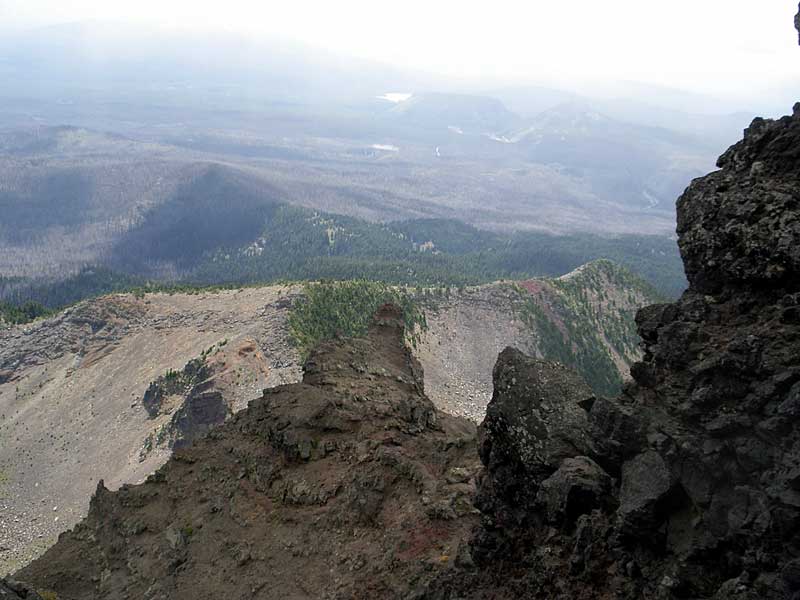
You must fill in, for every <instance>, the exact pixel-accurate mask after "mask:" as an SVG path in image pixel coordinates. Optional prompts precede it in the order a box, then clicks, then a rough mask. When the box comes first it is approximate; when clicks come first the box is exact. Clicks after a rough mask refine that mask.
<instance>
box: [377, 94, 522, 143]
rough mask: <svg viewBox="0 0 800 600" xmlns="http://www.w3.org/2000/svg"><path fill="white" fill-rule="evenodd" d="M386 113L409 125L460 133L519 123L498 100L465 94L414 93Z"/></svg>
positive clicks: (501, 128) (486, 131)
mask: <svg viewBox="0 0 800 600" xmlns="http://www.w3.org/2000/svg"><path fill="white" fill-rule="evenodd" d="M389 116H390V117H391V118H392V119H397V120H400V121H401V122H402V123H404V124H407V125H408V126H410V127H419V128H422V129H433V130H440V131H442V130H444V129H447V130H449V131H451V132H453V133H462V134H463V133H468V134H492V133H495V132H498V131H505V130H507V129H510V128H513V127H515V126H517V125H519V124H520V122H521V118H520V117H519V116H518V115H516V114H514V113H512V112H511V111H509V110H508V109H507V108H506V107H505V106H504V105H503V103H502V102H500V101H499V100H497V99H495V98H491V97H488V96H471V95H465V94H443V93H424V94H420V95H416V94H415V95H412V96H411V97H410V98H408V99H407V100H404V101H402V102H399V103H397V105H396V106H395V107H394V108H392V109H391V110H390V111H389Z"/></svg>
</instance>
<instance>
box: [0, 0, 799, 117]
mask: <svg viewBox="0 0 800 600" xmlns="http://www.w3.org/2000/svg"><path fill="white" fill-rule="evenodd" d="M794 10H795V7H794V4H793V3H790V2H777V1H775V2H769V3H763V5H761V6H759V18H758V19H753V18H752V4H751V3H750V6H748V3H747V2H742V1H739V2H722V1H721V0H710V1H707V2H703V3H702V5H698V4H697V3H692V2H689V1H688V0H679V1H678V2H675V3H672V5H671V6H670V7H669V10H664V11H655V10H654V9H653V7H652V6H645V5H643V3H641V2H635V1H634V0H617V1H616V2H610V3H603V4H602V5H598V4H595V3H586V2H577V1H573V2H568V3H561V4H559V5H558V6H551V5H549V4H544V3H529V4H527V5H524V6H520V5H519V3H515V2H508V1H504V0H500V1H499V2H495V3H493V4H492V6H491V8H485V7H475V6H465V5H463V3H461V4H460V3H455V2H439V3H436V4H435V5H433V4H430V3H423V2H421V1H419V0H411V1H409V2H406V3H404V4H403V5H402V6H399V5H396V4H387V3H367V2H361V1H358V0H345V1H343V2H339V3H336V5H335V6H332V5H329V4H323V3H320V2H313V1H305V2H302V1H301V2H295V3H293V4H292V5H291V6H286V5H279V6H272V5H267V6H260V7H258V8H252V7H248V6H247V3H244V2H241V1H238V0H232V1H231V2H228V3H226V4H225V8H224V10H223V9H221V8H220V7H219V5H218V4H215V3H211V2H188V1H186V0H179V1H176V2H170V3H169V4H165V3H163V2H161V3H156V2H154V1H152V0H143V1H141V2H138V3H136V6H135V7H131V6H130V5H127V4H126V5H121V4H120V3H113V2H99V1H97V0H77V1H76V2H71V3H69V6H66V5H64V4H63V3H59V2H55V1H53V0H25V1H22V0H0V22H2V23H3V25H4V26H5V27H6V29H10V28H12V29H13V28H16V29H20V28H23V29H24V28H33V27H41V26H48V25H57V24H63V23H67V22H81V21H84V20H93V21H98V20H99V21H111V22H118V23H121V24H127V25H135V26H147V27H153V26H157V27H159V28H166V29H168V30H171V29H176V28H177V29H182V30H190V31H199V32H202V31H206V32H208V31H218V32H228V33H236V34H237V35H241V36H242V37H243V39H244V38H248V39H254V40H259V39H260V40H268V39H276V38H277V39H280V40H285V41H289V40H291V41H294V42H299V43H301V44H306V45H310V46H312V47H315V48H317V49H320V50H323V51H325V52H327V53H331V54H333V55H337V56H341V57H353V58H359V59H363V60H369V61H374V62H377V63H384V64H387V65H391V66H394V67H397V68H400V69H405V70H413V71H417V72H425V73H429V74H438V75H441V76H443V77H446V78H448V79H449V80H451V81H459V82H461V83H463V84H464V85H473V86H477V85H485V86H492V85H517V84H519V85H531V84H539V85H549V86H553V87H560V88H565V89H575V88H576V87H581V88H584V89H589V90H592V91H596V93H598V94H602V93H603V88H604V87H606V88H608V87H609V86H610V84H616V83H624V82H642V83H646V84H650V85H655V86H664V87H666V88H674V89H678V90H683V91H686V92H691V93H694V94H699V95H705V96H712V97H716V98H721V99H725V100H726V101H729V102H731V103H732V104H737V105H740V106H741V107H742V109H747V108H749V107H750V106H753V108H756V107H757V106H758V104H757V103H758V102H760V101H761V100H764V96H766V95H770V94H772V95H775V96H776V98H775V100H778V101H780V100H779V98H778V96H781V97H782V96H783V95H786V96H787V97H789V96H790V95H792V92H793V89H792V88H793V87H794V86H793V83H794V82H795V81H798V80H799V79H800V78H798V77H797V76H795V75H789V76H787V75H785V74H786V73H793V72H795V68H796V65H797V62H796V56H795V54H796V39H795V38H796V34H795V32H794V30H793V29H792V28H791V22H792V20H791V15H792V14H793V12H794ZM744 81H746V82H747V83H746V85H745V84H744V83H743V82H744ZM611 87H612V89H611V91H610V92H609V93H611V94H615V93H618V92H617V91H616V88H615V87H614V86H611ZM398 91H404V90H398ZM762 104H763V103H762ZM786 108H787V109H788V106H787V107H786Z"/></svg>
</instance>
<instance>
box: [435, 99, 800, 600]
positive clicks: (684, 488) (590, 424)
mask: <svg viewBox="0 0 800 600" xmlns="http://www.w3.org/2000/svg"><path fill="white" fill-rule="evenodd" d="M718 166H719V167H720V170H719V171H717V172H714V173H712V174H710V175H708V176H706V177H703V178H700V179H697V180H695V181H694V182H693V183H692V184H691V185H690V187H689V188H688V189H687V190H686V192H685V193H684V194H683V195H682V196H681V198H680V199H679V200H678V235H679V242H678V243H679V245H680V249H681V254H682V256H683V259H684V262H685V268H686V274H687V277H688V279H689V282H690V288H689V290H688V291H687V292H686V293H685V294H684V295H683V296H682V297H681V299H680V300H679V301H678V302H676V303H674V304H662V305H655V306H650V307H647V308H645V309H642V310H641V311H640V312H639V313H638V315H637V324H638V328H639V333H640V335H641V337H642V340H643V346H644V351H645V354H644V358H643V360H642V361H641V362H638V363H636V364H635V365H634V366H633V368H632V375H633V378H634V381H633V382H631V383H630V384H629V385H628V386H626V388H625V390H624V393H623V394H622V395H621V396H620V397H617V398H614V399H605V398H594V397H593V396H592V395H591V393H590V391H589V390H588V389H587V387H586V385H585V384H584V383H583V382H582V381H580V379H579V378H578V377H577V376H576V375H575V374H574V373H572V372H570V371H568V370H565V369H563V368H561V367H559V366H557V365H553V364H549V363H545V362H542V361H537V360H535V359H531V358H528V357H526V356H524V355H522V354H521V353H519V352H518V351H515V350H511V349H509V350H506V351H504V352H503V353H502V354H501V355H500V357H499V359H498V362H497V364H496V366H495V370H494V395H493V398H492V400H491V402H490V404H489V407H488V409H487V416H486V419H485V421H484V422H483V424H482V425H481V427H480V431H479V450H480V455H481V461H482V462H483V464H484V469H483V471H482V473H481V475H480V476H479V480H478V495H477V503H476V504H477V506H478V508H479V509H480V510H481V512H482V520H481V525H480V527H479V528H478V529H477V530H476V533H475V536H474V538H473V539H472V542H471V548H472V555H473V557H474V559H475V561H476V564H477V566H476V567H474V568H470V569H459V570H457V571H454V572H450V573H447V574H445V575H443V576H441V578H440V579H439V580H438V581H437V582H436V583H435V584H434V585H433V586H432V587H431V589H430V590H429V591H428V593H427V595H426V597H427V598H437V599H444V598H493V599H500V598H519V597H525V598H564V599H566V598H570V599H581V598H587V599H588V598H630V599H634V598H663V599H675V598H716V599H720V600H721V599H723V598H724V599H728V598H737V599H742V600H744V599H748V600H756V599H774V600H777V599H781V598H800V542H799V541H798V540H800V426H798V423H799V421H798V417H799V416H800V104H798V105H796V106H795V108H794V114H793V115H792V116H788V117H784V118H782V119H779V120H775V121H771V120H764V119H755V120H754V121H753V123H752V125H751V126H750V127H749V128H748V129H747V130H746V131H745V135H744V139H743V140H742V141H741V142H739V143H738V144H736V145H734V146H733V147H732V148H730V149H729V150H728V151H727V152H726V153H725V154H723V155H722V157H721V158H720V159H719V163H718Z"/></svg>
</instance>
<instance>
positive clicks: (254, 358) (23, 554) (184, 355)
mask: <svg viewBox="0 0 800 600" xmlns="http://www.w3.org/2000/svg"><path fill="white" fill-rule="evenodd" d="M296 293H297V290H296V289H293V288H276V287H272V288H258V289H255V288H254V289H246V290H241V291H238V292H234V291H230V292H220V293H215V294H211V293H208V294H200V295H188V294H175V295H166V294H148V295H147V296H146V297H144V298H135V297H133V296H132V295H118V296H108V297H105V298H101V299H98V300H95V301H90V302H85V303H82V304H79V305H77V306H75V307H73V308H70V309H68V310H66V311H64V312H63V313H60V314H59V315H57V316H56V317H54V318H53V319H49V320H46V321H42V322H38V323H34V324H32V325H28V326H22V327H15V328H12V329H8V330H5V331H0V511H1V512H2V518H0V572H7V571H8V570H13V569H14V568H18V567H19V566H21V565H22V564H24V563H25V562H27V561H28V560H30V559H31V558H33V557H34V556H36V555H38V554H40V553H41V552H42V551H43V550H44V549H45V548H47V547H48V546H50V545H51V544H52V543H53V542H54V541H55V538H56V536H57V535H58V534H59V533H61V532H62V531H64V530H65V529H67V528H69V527H71V526H73V525H74V524H75V523H77V522H78V520H80V519H81V518H82V517H83V516H84V515H85V514H86V508H87V501H88V498H89V496H90V495H91V493H92V491H93V490H94V488H95V487H96V485H97V480H98V479H104V480H105V481H106V483H107V485H109V487H112V488H117V487H119V486H120V485H122V484H123V483H133V482H139V481H142V480H143V479H144V478H145V477H146V476H147V475H149V474H150V473H152V472H153V471H154V470H155V469H156V468H158V467H159V466H160V465H161V464H163V462H164V461H165V460H166V459H167V458H168V457H169V454H170V447H171V445H172V443H171V442H172V441H174V439H176V438H185V437H186V436H189V437H195V436H197V435H200V434H202V433H203V432H204V431H205V430H206V429H207V428H208V426H210V425H212V424H214V423H219V422H222V421H223V420H224V419H225V418H226V417H227V416H229V415H230V414H232V413H233V412H236V411H238V410H240V409H241V408H243V407H244V406H245V405H246V403H247V401H249V400H250V399H252V398H254V397H256V396H258V395H259V394H260V393H261V390H262V389H263V388H265V387H270V386H274V385H278V384H280V383H285V382H289V381H296V380H297V379H298V378H299V374H300V369H299V366H298V360H299V358H298V356H297V352H296V350H295V349H294V347H293V346H292V345H291V344H290V342H289V339H288V327H287V324H286V315H285V312H286V310H288V307H289V305H290V304H291V298H292V297H293V296H294V295H296ZM204 353H205V354H206V358H205V360H204V361H203V362H204V364H205V365H206V367H205V371H204V373H203V374H202V375H203V376H202V377H199V378H197V381H195V382H194V383H193V385H191V386H189V387H188V388H187V389H184V388H183V387H182V386H181V385H178V386H173V389H171V390H170V391H171V392H173V393H171V394H167V395H165V396H164V397H162V398H161V403H160V405H159V406H158V407H153V406H151V407H150V408H151V410H150V411H148V410H147V407H146V406H145V402H144V400H145V396H146V391H147V390H148V386H151V383H152V382H154V381H159V379H160V378H162V377H163V376H164V375H165V374H169V373H175V374H178V373H181V374H182V373H183V370H184V368H185V366H186V364H187V362H189V361H192V360H194V359H197V358H198V357H200V356H201V355H203V354H204ZM172 379H173V383H176V384H184V383H188V382H186V381H183V379H184V378H182V377H180V378H179V377H174V378H172Z"/></svg>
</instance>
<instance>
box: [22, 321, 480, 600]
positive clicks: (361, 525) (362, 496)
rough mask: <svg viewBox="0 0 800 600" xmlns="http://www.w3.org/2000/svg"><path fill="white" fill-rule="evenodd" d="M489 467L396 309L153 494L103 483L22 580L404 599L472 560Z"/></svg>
mask: <svg viewBox="0 0 800 600" xmlns="http://www.w3.org/2000/svg"><path fill="white" fill-rule="evenodd" d="M477 467H478V461H477V453H476V451H475V426H474V425H473V424H472V423H471V422H469V421H467V420H465V419H459V418H456V417H451V416H448V415H446V414H444V413H441V412H439V411H437V410H436V409H435V407H434V406H433V404H432V403H431V401H430V400H429V399H428V398H427V397H426V396H425V395H424V393H423V391H422V369H421V367H420V365H419V363H418V362H417V361H416V360H415V359H414V358H413V357H412V356H411V354H410V353H409V351H408V350H407V349H406V347H405V344H404V336H403V327H402V316H401V314H400V312H399V311H398V310H397V309H394V308H393V307H386V308H384V309H382V310H381V311H380V312H379V313H378V314H377V315H376V318H375V323H374V325H373V327H372V328H371V330H370V333H369V335H368V336H367V337H366V338H364V339H357V340H347V341H344V342H331V343H325V344H323V345H321V346H320V347H318V348H317V349H316V350H315V351H314V352H313V353H312V354H311V356H310V357H309V358H308V360H307V362H306V364H305V372H304V376H303V381H302V382H301V383H297V384H290V385H284V386H279V387H277V388H273V389H271V390H266V391H265V393H264V395H263V397H261V398H259V399H257V400H255V401H253V402H251V403H250V406H249V408H248V409H246V410H244V411H242V412H240V413H238V414H237V415H235V416H234V417H233V418H232V419H231V420H229V421H228V422H227V423H226V424H224V425H222V426H220V427H219V428H217V429H215V430H214V431H212V432H211V434H210V435H208V436H207V437H205V438H203V439H201V440H199V441H197V442H195V443H194V445H192V446H189V447H187V448H182V449H178V450H176V451H175V454H174V456H173V458H172V459H171V460H169V461H168V462H167V463H166V465H164V466H163V467H162V468H160V469H159V470H158V471H157V472H156V473H155V474H154V475H153V476H151V477H150V478H148V480H147V482H146V483H144V484H143V485H139V486H123V487H122V488H121V489H120V490H119V491H118V492H115V493H112V492H109V491H108V490H107V489H106V488H105V486H104V484H103V483H102V482H100V484H99V485H98V487H97V491H96V492H95V495H94V497H93V499H92V503H91V508H90V510H89V515H88V517H87V518H86V520H84V521H83V522H82V523H81V524H79V525H78V526H77V527H76V528H75V529H73V530H71V531H69V532H67V533H64V534H63V535H62V536H61V537H60V540H59V543H58V544H56V545H55V546H54V547H53V548H51V549H50V550H49V551H48V552H47V553H46V554H45V555H44V556H43V557H42V558H41V559H39V560H38V561H35V562H34V563H33V564H31V565H30V566H29V567H27V568H26V569H24V570H23V571H21V572H20V573H19V576H20V579H23V580H27V581H29V582H32V583H33V584H34V585H35V587H36V589H37V590H40V593H50V594H53V593H55V594H57V597H58V598H60V599H62V600H67V599H78V598H86V599H89V598H170V599H176V600H178V599H182V598H187V599H188V598H198V597H202V598H210V597H226V598H281V599H287V598H289V599H292V598H365V599H366V598H388V597H406V596H408V595H409V594H412V593H415V592H416V591H417V590H419V589H422V588H424V586H425V584H426V582H427V581H429V580H430V579H431V578H432V577H434V576H435V575H436V573H438V572H440V571H442V570H446V569H449V568H451V565H452V564H453V563H454V562H456V561H457V560H458V557H459V556H460V555H462V554H464V552H465V549H466V547H465V544H464V542H465V540H466V539H467V538H468V536H469V532H470V530H471V528H472V527H473V526H474V525H475V523H476V516H475V513H476V511H475V509H474V507H473V506H472V502H471V498H472V495H473V493H474V478H473V475H474V473H475V471H476V470H477Z"/></svg>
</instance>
